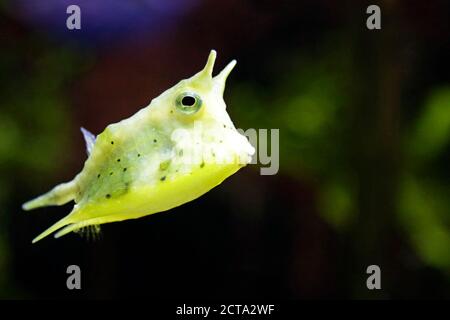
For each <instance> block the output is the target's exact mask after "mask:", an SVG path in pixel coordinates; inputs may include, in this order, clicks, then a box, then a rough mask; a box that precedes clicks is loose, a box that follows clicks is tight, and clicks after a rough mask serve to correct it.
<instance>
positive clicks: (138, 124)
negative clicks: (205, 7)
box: [23, 50, 254, 243]
mask: <svg viewBox="0 0 450 320" xmlns="http://www.w3.org/2000/svg"><path fill="white" fill-rule="evenodd" d="M215 58H216V52H215V51H214V50H212V51H211V53H210V55H209V57H208V61H207V64H206V66H205V68H204V69H203V70H202V71H200V72H199V73H197V74H195V75H194V76H192V77H191V78H189V79H185V80H182V81H180V82H179V83H178V84H177V85H175V86H174V87H172V88H170V89H168V90H166V91H165V92H163V93H162V94H161V95H160V96H158V97H157V98H155V99H153V100H152V101H151V103H150V104H149V105H148V106H147V107H145V108H143V109H141V110H139V111H138V112H137V113H136V114H134V115H133V116H131V117H130V118H128V119H125V120H122V121H120V122H118V123H114V124H111V125H109V126H108V127H106V129H105V130H104V131H103V132H102V133H101V134H99V135H98V136H97V137H95V136H94V135H93V134H91V133H89V132H88V131H87V130H86V129H84V128H82V132H83V135H84V137H85V140H86V148H87V151H88V154H89V156H88V159H87V160H86V162H85V164H84V167H83V169H82V171H81V172H80V173H79V174H78V175H77V176H76V177H75V178H74V179H73V180H72V181H70V182H67V183H63V184H60V185H58V186H56V187H55V188H54V189H52V190H50V191H49V192H48V193H46V194H44V195H42V196H40V197H38V198H36V199H34V200H31V201H29V202H27V203H25V204H24V205H23V208H24V210H31V209H35V208H38V207H42V206H48V205H62V204H64V203H67V202H69V201H71V200H74V201H75V205H74V208H73V210H72V212H71V213H70V214H69V215H68V216H66V217H65V218H63V219H61V220H60V221H58V222H57V223H56V224H54V225H53V226H51V227H50V228H49V229H47V230H46V231H44V232H43V233H42V234H40V235H39V236H38V237H36V238H35V239H34V240H33V243H34V242H37V241H39V240H41V239H42V238H44V237H46V236H48V235H49V234H51V233H53V232H55V231H58V230H59V231H58V232H57V233H56V234H55V237H60V236H62V235H65V234H67V233H69V232H71V231H77V230H80V229H83V228H85V227H89V226H98V225H100V224H104V223H108V222H115V221H122V220H126V219H135V218H140V217H143V216H146V215H149V214H153V213H156V212H161V211H166V210H169V209H171V208H174V207H177V206H179V205H182V204H184V203H186V202H189V201H192V200H194V199H196V198H198V197H200V196H201V195H203V194H204V193H206V192H208V191H209V190H210V189H212V188H213V187H215V186H217V185H218V184H220V183H221V182H222V181H223V180H224V179H226V178H227V177H229V176H230V175H232V174H234V173H235V172H236V171H238V170H239V169H240V168H241V167H243V166H245V165H246V164H248V163H250V161H251V156H252V155H253V153H254V148H253V147H252V146H251V144H250V143H249V142H248V140H247V139H246V138H245V137H244V136H243V135H241V134H240V133H239V132H238V131H237V130H236V128H235V127H234V124H233V122H232V121H231V119H230V117H229V115H228V113H227V111H226V105H225V102H224V100H223V91H224V88H225V81H226V78H227V77H228V75H229V73H230V72H231V70H232V69H233V67H234V65H235V63H236V62H235V61H234V60H233V61H232V62H230V63H229V64H228V65H227V66H226V67H225V68H224V69H223V70H222V71H221V72H220V73H219V74H218V75H217V76H215V77H213V76H212V69H213V66H214V62H215Z"/></svg>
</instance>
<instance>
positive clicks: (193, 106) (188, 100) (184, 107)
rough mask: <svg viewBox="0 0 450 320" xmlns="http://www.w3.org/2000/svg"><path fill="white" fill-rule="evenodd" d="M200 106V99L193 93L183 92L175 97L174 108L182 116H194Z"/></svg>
mask: <svg viewBox="0 0 450 320" xmlns="http://www.w3.org/2000/svg"><path fill="white" fill-rule="evenodd" d="M201 106H202V99H200V97H199V96H198V94H195V93H193V92H184V93H182V94H180V95H179V96H178V97H177V101H176V107H177V109H178V110H179V111H180V112H182V113H184V114H194V113H196V112H197V111H198V110H200V107H201Z"/></svg>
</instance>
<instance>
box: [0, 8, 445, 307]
mask: <svg viewBox="0 0 450 320" xmlns="http://www.w3.org/2000/svg"><path fill="white" fill-rule="evenodd" d="M70 4H78V5H79V6H80V8H81V24H82V29H81V30H72V31H71V30H68V29H67V28H66V19H67V17H68V14H66V8H67V6H68V5H70ZM370 4H374V3H370ZM376 4H378V5H379V6H380V7H381V12H382V29H381V30H374V31H370V30H368V29H367V28H366V19H367V17H368V15H367V14H366V8H367V6H368V5H369V3H365V2H364V1H343V2H342V1H339V2H337V1H336V2H331V1H324V0H320V1H312V0H310V1H293V0H291V1H275V0H264V1H255V0H254V1H238V0H230V1H206V0H191V1H189V0H177V1H170V2H167V1H162V0H140V1H137V0H128V1H119V0H115V1H112V0H111V1H106V0H102V1H101V0H98V1H88V0H76V1H66V0H47V1H45V2H44V1H33V2H30V1H25V0H17V1H6V0H1V1H0V44H1V50H0V298H8V299H9V298H19V299H23V298H26V299H29V298H122V297H127V298H129V297H146V298H147V297H153V298H174V297H176V298H187V297H189V298H192V297H194V298H276V299H286V298H287V299H300V298H374V299H377V298H450V214H449V213H450V212H449V208H450V203H449V202H450V200H449V191H450V190H449V178H450V174H449V173H450V170H449V160H450V148H449V146H450V145H449V138H450V79H449V59H448V57H449V52H450V50H449V49H450V43H449V36H450V32H449V25H448V13H449V12H450V5H449V3H448V2H447V1H438V0H436V1H429V2H423V1H422V2H407V1H394V0H393V1H377V3H376ZM212 48H214V49H216V50H217V51H218V60H217V64H216V70H219V69H221V68H222V67H223V66H225V64H226V63H228V62H229V61H230V60H231V59H233V58H236V59H237V60H238V65H237V67H236V68H235V70H234V71H233V73H232V74H231V76H230V78H229V80H228V85H227V88H226V91H225V100H226V102H227V104H228V111H229V113H230V115H231V118H232V119H233V121H234V123H235V125H236V127H238V128H243V129H247V128H268V129H270V128H278V129H280V171H279V173H278V174H277V175H273V176H261V175H260V174H259V167H258V166H257V165H252V166H249V167H247V168H245V169H243V170H242V171H240V172H239V173H238V174H236V175H234V176H233V177H231V178H230V179H228V180H227V181H225V182H224V183H223V184H222V185H220V186H219V187H218V188H216V189H214V190H212V191H211V192H210V193H208V194H206V195H205V196H204V197H202V198H200V199H198V200H196V201H194V202H192V203H188V204H186V205H184V206H181V207H179V208H176V209H173V210H171V211H170V212H168V213H158V214H155V215H152V216H149V217H146V218H142V219H139V220H130V221H126V222H121V223H114V224H109V225H105V226H103V228H102V229H103V232H102V236H101V239H100V240H98V241H95V242H91V241H87V240H86V239H83V238H80V237H79V236H78V235H76V234H71V235H69V236H67V237H64V238H61V239H58V240H54V239H51V238H50V239H46V240H45V241H42V242H40V243H38V244H36V245H31V240H32V239H33V238H34V237H35V236H36V235H37V234H38V233H40V232H41V231H42V230H44V229H45V228H47V227H48V226H49V225H50V224H52V223H53V222H55V221H57V220H59V219H60V218H61V217H63V216H65V215H66V214H67V213H68V212H69V211H70V207H71V205H66V206H63V207H51V208H44V209H40V210H38V211H36V212H34V211H33V212H29V213H24V212H22V210H21V208H20V206H21V204H22V203H23V202H24V201H26V200H28V199H30V198H31V197H33V196H35V195H38V194H41V193H43V192H45V191H47V190H48V189H50V188H51V187H52V186H53V185H55V184H56V183H59V182H62V181H66V180H69V179H71V178H72V177H73V176H74V175H75V174H76V173H78V171H79V170H80V169H81V168H82V165H83V162H84V161H85V158H86V156H85V149H84V145H83V144H84V142H83V140H82V136H81V134H80V132H79V127H81V126H83V127H86V128H88V129H89V130H91V131H92V132H94V133H96V134H98V133H100V132H101V131H102V130H103V128H104V127H106V126H107V125H108V124H109V123H113V122H117V121H119V120H121V119H123V118H126V117H129V116H130V115H132V114H133V113H134V112H136V111H137V110H138V109H140V108H141V107H143V106H145V105H147V104H148V103H149V102H150V100H151V99H152V98H153V97H155V96H157V95H158V94H159V93H161V92H162V91H163V90H165V89H167V88H169V87H171V86H172V85H173V84H175V83H176V82H177V81H179V80H181V79H183V78H186V77H189V76H191V75H192V74H193V73H194V72H197V71H198V70H200V68H201V67H202V66H203V64H204V61H205V60H206V57H207V54H208V52H209V50H210V49H212ZM70 264H77V265H79V266H80V267H81V270H82V288H83V289H82V290H80V291H75V292H74V291H69V290H67V288H66V278H67V274H66V268H67V266H68V265H70ZM372 264H376V265H379V266H380V268H381V272H382V290H374V291H369V290H367V288H366V279H367V276H368V275H367V274H366V268H367V266H369V265H372Z"/></svg>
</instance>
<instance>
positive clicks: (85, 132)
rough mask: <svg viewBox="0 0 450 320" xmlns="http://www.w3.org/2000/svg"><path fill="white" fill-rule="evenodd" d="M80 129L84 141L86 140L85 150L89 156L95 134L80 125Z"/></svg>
mask: <svg viewBox="0 0 450 320" xmlns="http://www.w3.org/2000/svg"><path fill="white" fill-rule="evenodd" d="M80 130H81V133H83V137H84V141H85V142H86V152H87V154H88V156H89V155H90V154H91V151H92V148H94V143H95V136H94V135H93V134H92V133H91V132H89V131H88V130H86V129H85V128H83V127H81V128H80Z"/></svg>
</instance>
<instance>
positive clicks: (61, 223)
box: [32, 214, 72, 243]
mask: <svg viewBox="0 0 450 320" xmlns="http://www.w3.org/2000/svg"><path fill="white" fill-rule="evenodd" d="M71 222H72V221H71V215H70V214H69V215H68V216H66V217H64V218H62V219H61V220H59V221H58V222H57V223H55V224H54V225H52V226H51V227H50V228H48V229H47V230H45V231H44V232H42V233H41V234H40V235H38V236H37V237H36V238H34V239H33V241H32V243H36V242H38V241H39V240H42V239H43V238H45V237H47V236H48V235H50V233H52V232H55V231H56V230H58V229H61V228H62V227H64V226H67V225H68V224H70V223H71Z"/></svg>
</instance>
